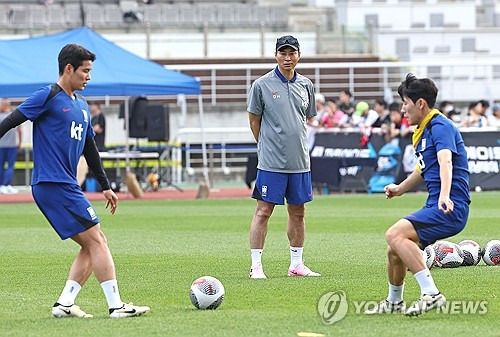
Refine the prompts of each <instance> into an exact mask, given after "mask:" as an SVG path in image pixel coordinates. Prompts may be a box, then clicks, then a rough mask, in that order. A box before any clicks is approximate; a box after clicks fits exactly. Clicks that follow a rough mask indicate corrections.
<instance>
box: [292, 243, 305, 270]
mask: <svg viewBox="0 0 500 337" xmlns="http://www.w3.org/2000/svg"><path fill="white" fill-rule="evenodd" d="M303 249H304V248H303V247H292V246H290V269H292V268H295V267H297V266H298V265H299V264H301V263H302V250H303Z"/></svg>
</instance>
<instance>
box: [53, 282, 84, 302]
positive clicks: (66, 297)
mask: <svg viewBox="0 0 500 337" xmlns="http://www.w3.org/2000/svg"><path fill="white" fill-rule="evenodd" d="M80 289H82V286H81V285H80V284H78V282H75V281H73V280H67V281H66V285H65V286H64V289H63V291H62V293H61V296H60V297H59V299H58V300H57V303H59V304H62V305H64V306H67V307H69V306H70V305H73V304H75V298H76V295H78V293H79V292H80Z"/></svg>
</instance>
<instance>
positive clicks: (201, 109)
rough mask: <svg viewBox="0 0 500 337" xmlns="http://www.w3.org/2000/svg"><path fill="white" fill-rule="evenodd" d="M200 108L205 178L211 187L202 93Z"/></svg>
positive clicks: (199, 102)
mask: <svg viewBox="0 0 500 337" xmlns="http://www.w3.org/2000/svg"><path fill="white" fill-rule="evenodd" d="M198 109H199V112H200V113H199V117H200V133H201V151H202V155H203V178H204V180H205V184H206V186H207V187H208V188H210V179H209V177H208V161H207V144H206V142H205V123H204V120H203V98H202V97H201V94H200V95H198Z"/></svg>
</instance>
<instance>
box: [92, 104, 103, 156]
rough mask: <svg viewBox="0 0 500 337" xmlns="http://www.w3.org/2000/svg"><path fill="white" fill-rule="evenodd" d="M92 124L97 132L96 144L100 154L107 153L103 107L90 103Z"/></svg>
mask: <svg viewBox="0 0 500 337" xmlns="http://www.w3.org/2000/svg"><path fill="white" fill-rule="evenodd" d="M89 108H90V116H91V117H90V123H91V124H92V127H93V128H94V132H95V137H94V140H95V144H96V145H97V149H98V150H99V151H100V152H103V151H106V146H105V145H104V144H105V140H106V118H105V117H104V115H103V114H102V111H101V107H100V106H99V104H98V103H96V102H90V104H89Z"/></svg>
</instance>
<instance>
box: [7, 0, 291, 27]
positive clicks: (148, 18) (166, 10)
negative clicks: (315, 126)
mask: <svg viewBox="0 0 500 337" xmlns="http://www.w3.org/2000/svg"><path fill="white" fill-rule="evenodd" d="M83 9H84V12H85V23H86V24H87V25H88V26H90V27H92V28H125V27H127V26H130V25H135V26H138V27H141V26H149V27H153V28H171V27H175V28H181V29H182V28H184V29H187V28H201V27H204V26H205V25H207V26H208V27H219V28H232V27H237V28H250V27H259V26H260V25H262V24H263V25H264V26H266V27H272V28H286V27H287V26H288V9H287V7H286V6H279V5H271V6H260V5H258V4H256V3H254V2H235V1H203V0H201V1H196V2H191V1H176V2H174V3H172V2H167V1H157V2H155V3H154V4H150V5H146V4H141V3H137V2H135V1H109V2H103V1H85V2H84V3H83ZM81 17H82V14H81V8H80V4H79V2H78V1H54V3H52V4H50V5H40V4H39V2H38V1H21V2H10V1H9V2H5V1H4V2H2V5H1V7H0V29H13V30H19V29H33V28H35V29H36V28H51V29H68V28H73V27H75V26H78V25H80V24H79V23H81Z"/></svg>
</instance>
